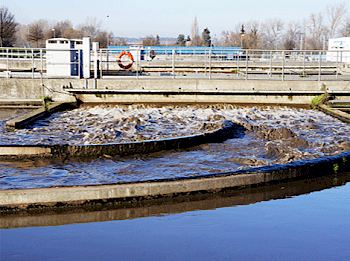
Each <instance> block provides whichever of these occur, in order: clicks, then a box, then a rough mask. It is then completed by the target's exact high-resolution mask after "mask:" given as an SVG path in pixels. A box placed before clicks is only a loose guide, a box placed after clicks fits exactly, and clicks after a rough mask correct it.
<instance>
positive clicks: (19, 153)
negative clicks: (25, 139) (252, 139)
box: [0, 121, 243, 158]
mask: <svg viewBox="0 0 350 261" xmlns="http://www.w3.org/2000/svg"><path fill="white" fill-rule="evenodd" d="M239 128H243V127H241V126H240V125H237V124H234V123H232V122H231V121H226V122H225V123H224V125H223V126H222V127H220V128H219V129H216V130H213V131H209V132H204V133H201V134H196V135H190V136H185V137H178V138H169V139H159V140H147V141H139V142H128V143H109V144H90V145H32V146H31V145H2V146H0V157H1V158H6V157H17V158H20V157H33V156H40V157H99V156H103V155H109V156H116V155H119V156H126V155H132V154H144V153H153V152H158V151H161V150H171V149H183V148H189V147H194V146H198V145H200V144H204V143H215V142H223V141H225V140H226V139H228V138H230V137H232V136H233V135H234V134H233V132H234V130H237V129H239Z"/></svg>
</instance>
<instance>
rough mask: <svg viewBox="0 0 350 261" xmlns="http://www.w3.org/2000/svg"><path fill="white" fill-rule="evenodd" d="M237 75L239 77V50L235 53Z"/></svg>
mask: <svg viewBox="0 0 350 261" xmlns="http://www.w3.org/2000/svg"><path fill="white" fill-rule="evenodd" d="M236 57H237V77H239V60H240V59H241V52H240V51H238V53H237V56H236Z"/></svg>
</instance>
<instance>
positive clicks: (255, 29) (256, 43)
mask: <svg viewBox="0 0 350 261" xmlns="http://www.w3.org/2000/svg"><path fill="white" fill-rule="evenodd" d="M244 30H245V35H244V36H243V40H244V41H242V42H244V47H245V48H246V49H248V48H249V49H258V48H261V41H260V38H261V33H260V24H259V22H258V21H254V20H251V21H249V22H247V23H246V24H245V28H244Z"/></svg>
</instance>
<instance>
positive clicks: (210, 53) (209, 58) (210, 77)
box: [209, 50, 211, 80]
mask: <svg viewBox="0 0 350 261" xmlns="http://www.w3.org/2000/svg"><path fill="white" fill-rule="evenodd" d="M210 79H211V50H209V80H210Z"/></svg>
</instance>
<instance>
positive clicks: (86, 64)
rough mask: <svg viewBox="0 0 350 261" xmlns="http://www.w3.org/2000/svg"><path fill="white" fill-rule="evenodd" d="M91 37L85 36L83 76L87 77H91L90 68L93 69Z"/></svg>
mask: <svg viewBox="0 0 350 261" xmlns="http://www.w3.org/2000/svg"><path fill="white" fill-rule="evenodd" d="M90 49H91V39H90V37H84V38H83V76H84V78H85V79H89V78H90V69H91V65H90V63H91V56H90Z"/></svg>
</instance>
